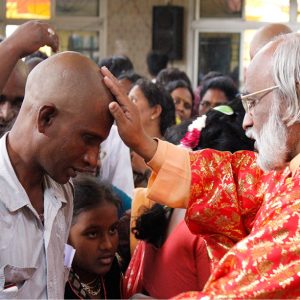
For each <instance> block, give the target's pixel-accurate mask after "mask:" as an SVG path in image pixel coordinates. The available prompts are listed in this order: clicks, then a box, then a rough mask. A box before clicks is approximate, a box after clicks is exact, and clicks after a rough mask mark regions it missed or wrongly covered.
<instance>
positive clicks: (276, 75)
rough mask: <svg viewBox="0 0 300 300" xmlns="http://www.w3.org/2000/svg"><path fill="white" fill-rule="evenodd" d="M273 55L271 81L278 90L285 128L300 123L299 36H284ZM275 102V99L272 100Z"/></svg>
mask: <svg viewBox="0 0 300 300" xmlns="http://www.w3.org/2000/svg"><path fill="white" fill-rule="evenodd" d="M275 42H279V43H278V46H277V48H276V50H275V52H274V55H273V79H274V82H275V84H276V85H279V89H278V90H276V91H275V93H276V94H277V95H278V97H276V98H277V100H278V101H280V108H281V109H280V112H279V113H280V114H281V119H282V120H283V122H285V124H286V125H287V126H291V125H293V124H295V123H296V122H299V121H300V103H299V102H300V99H299V96H300V86H299V84H300V34H298V33H290V34H284V35H281V36H279V37H277V38H276V39H275ZM274 100H275V99H274Z"/></svg>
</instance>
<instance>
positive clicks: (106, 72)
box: [100, 66, 119, 85]
mask: <svg viewBox="0 0 300 300" xmlns="http://www.w3.org/2000/svg"><path fill="white" fill-rule="evenodd" d="M100 70H101V72H102V75H103V77H105V76H106V77H108V78H110V79H111V81H112V82H114V83H115V84H117V85H119V81H118V79H117V78H116V77H115V76H114V75H113V74H112V73H111V72H110V71H109V70H108V68H107V67H105V66H103V67H101V68H100Z"/></svg>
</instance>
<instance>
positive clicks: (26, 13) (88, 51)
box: [0, 0, 104, 62]
mask: <svg viewBox="0 0 300 300" xmlns="http://www.w3.org/2000/svg"><path fill="white" fill-rule="evenodd" d="M102 3H103V1H102ZM2 8H3V9H2ZM101 12H102V9H101V1H100V0H6V1H4V2H3V1H2V2H1V1H0V35H1V34H2V35H5V36H9V35H10V34H11V33H12V32H13V31H14V30H15V29H16V28H17V27H18V26H19V25H20V24H22V23H24V22H26V21H28V20H31V19H39V20H48V21H49V22H51V24H53V26H54V27H55V29H56V32H57V33H58V35H59V37H60V49H59V50H60V51H65V50H72V51H77V52H80V53H83V54H84V55H87V56H88V57H90V58H91V59H93V60H94V61H96V62H97V61H98V60H99V57H100V56H101V55H100V53H101V48H100V37H101V36H102V35H101V32H102V30H103V26H102V23H103V22H102V19H101V16H100V13H101ZM103 36H104V35H103ZM41 50H42V51H43V52H46V53H47V54H48V55H49V54H51V49H50V48H49V47H45V48H43V49H41Z"/></svg>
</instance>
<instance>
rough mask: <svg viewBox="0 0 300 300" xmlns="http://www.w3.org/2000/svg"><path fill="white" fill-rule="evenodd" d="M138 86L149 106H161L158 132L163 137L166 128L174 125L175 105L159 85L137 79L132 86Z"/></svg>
mask: <svg viewBox="0 0 300 300" xmlns="http://www.w3.org/2000/svg"><path fill="white" fill-rule="evenodd" d="M136 85H137V86H138V87H139V88H140V89H141V91H142V92H143V94H144V96H145V98H146V99H147V101H148V103H149V106H150V107H153V106H155V105H160V106H161V114H160V131H161V134H162V135H164V134H165V131H166V129H167V128H168V127H170V126H172V125H173V124H175V105H174V102H173V99H172V97H171V96H170V94H169V93H168V92H167V91H166V90H165V89H164V88H163V87H162V86H161V85H160V84H156V83H153V82H151V81H150V80H148V79H139V80H138V81H137V82H136V83H135V84H134V86H136Z"/></svg>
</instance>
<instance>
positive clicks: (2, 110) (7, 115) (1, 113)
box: [0, 101, 14, 121]
mask: <svg viewBox="0 0 300 300" xmlns="http://www.w3.org/2000/svg"><path fill="white" fill-rule="evenodd" d="M13 116H14V110H13V108H12V106H11V104H10V102H8V101H6V102H4V103H2V104H1V105H0V117H1V118H2V119H4V120H5V121H9V120H11V119H12V118H13Z"/></svg>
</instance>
